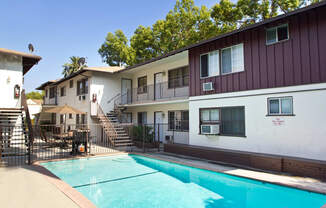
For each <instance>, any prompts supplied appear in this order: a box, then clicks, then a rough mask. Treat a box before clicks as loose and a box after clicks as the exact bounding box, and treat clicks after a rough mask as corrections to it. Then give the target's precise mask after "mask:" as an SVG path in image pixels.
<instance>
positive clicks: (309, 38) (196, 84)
mask: <svg viewBox="0 0 326 208" xmlns="http://www.w3.org/2000/svg"><path fill="white" fill-rule="evenodd" d="M284 23H288V24H289V36H290V38H289V40H287V41H284V42H279V43H276V44H273V45H268V46H267V45H266V34H265V29H266V28H269V27H273V26H277V25H280V24H284ZM239 43H243V44H244V65H245V70H244V71H243V72H239V73H233V74H227V75H220V76H215V77H209V78H205V79H201V78H200V60H199V59H200V54H202V53H206V52H209V51H213V50H217V49H222V48H224V47H228V46H231V45H235V44H239ZM189 65H190V80H191V82H190V96H198V95H206V94H215V93H225V92H235V91H243V90H253V89H265V88H273V87H283V86H293V85H302V84H310V83H321V82H326V7H320V8H317V9H314V10H310V11H307V12H304V13H300V14H297V15H295V16H292V17H287V18H284V19H283V20H280V21H277V22H273V23H270V24H268V25H264V26H261V27H258V28H255V29H251V30H247V31H243V32H240V33H237V34H234V35H232V36H229V37H225V38H222V39H219V40H215V41H212V42H210V43H206V44H203V45H200V46H197V47H195V48H191V49H189ZM210 81H211V82H213V83H214V91H211V92H203V90H202V85H203V83H205V82H210Z"/></svg>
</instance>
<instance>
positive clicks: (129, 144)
mask: <svg viewBox="0 0 326 208" xmlns="http://www.w3.org/2000/svg"><path fill="white" fill-rule="evenodd" d="M132 145H133V143H132V142H128V143H121V144H114V146H115V147H122V146H132Z"/></svg>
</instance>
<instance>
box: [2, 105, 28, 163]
mask: <svg viewBox="0 0 326 208" xmlns="http://www.w3.org/2000/svg"><path fill="white" fill-rule="evenodd" d="M24 126H25V125H24V118H23V111H22V109H20V108H17V109H0V157H6V156H11V155H18V154H19V155H26V154H27V145H28V136H27V134H26V131H25V129H24ZM18 150H19V151H18Z"/></svg>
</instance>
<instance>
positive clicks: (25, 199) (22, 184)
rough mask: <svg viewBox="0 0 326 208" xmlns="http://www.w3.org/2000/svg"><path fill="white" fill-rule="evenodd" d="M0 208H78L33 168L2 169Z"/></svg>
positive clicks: (0, 169) (0, 174) (0, 173)
mask: <svg viewBox="0 0 326 208" xmlns="http://www.w3.org/2000/svg"><path fill="white" fill-rule="evenodd" d="M0 207H3V208H7V207H8V208H16V207H17V208H21V207H23V208H36V207H46V208H52V207H53V208H58V207H65V208H66V207H67V208H70V207H72V208H74V207H78V206H77V205H76V204H75V203H74V202H73V201H72V200H71V199H70V198H68V197H67V196H66V195H65V194H64V193H62V192H61V191H60V190H59V189H57V188H56V187H55V186H54V185H53V184H52V183H50V182H49V181H48V180H47V179H46V178H45V177H44V176H43V175H42V174H41V173H38V172H36V171H34V170H33V169H32V167H31V166H23V167H11V168H6V167H0Z"/></svg>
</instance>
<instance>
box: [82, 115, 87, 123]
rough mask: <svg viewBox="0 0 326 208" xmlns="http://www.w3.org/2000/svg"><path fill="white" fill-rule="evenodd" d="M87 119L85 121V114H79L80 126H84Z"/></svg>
mask: <svg viewBox="0 0 326 208" xmlns="http://www.w3.org/2000/svg"><path fill="white" fill-rule="evenodd" d="M86 123H87V119H86V114H81V124H86Z"/></svg>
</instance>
